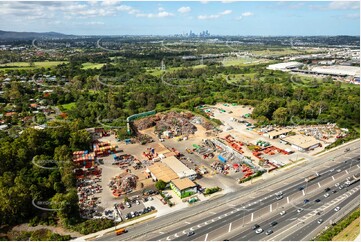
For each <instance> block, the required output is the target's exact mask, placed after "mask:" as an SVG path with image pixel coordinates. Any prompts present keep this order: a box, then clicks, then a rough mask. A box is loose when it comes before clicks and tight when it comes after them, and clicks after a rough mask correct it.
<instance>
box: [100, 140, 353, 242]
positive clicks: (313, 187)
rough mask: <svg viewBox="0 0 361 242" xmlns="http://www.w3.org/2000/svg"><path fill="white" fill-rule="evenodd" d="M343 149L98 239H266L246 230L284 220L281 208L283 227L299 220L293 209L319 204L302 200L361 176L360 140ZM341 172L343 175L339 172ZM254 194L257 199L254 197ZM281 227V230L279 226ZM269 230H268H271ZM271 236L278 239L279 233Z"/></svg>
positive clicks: (335, 195) (322, 202)
mask: <svg viewBox="0 0 361 242" xmlns="http://www.w3.org/2000/svg"><path fill="white" fill-rule="evenodd" d="M345 147H349V148H351V152H348V153H344V149H345ZM345 147H343V148H342V149H341V148H340V149H338V150H335V151H332V152H329V153H328V154H326V155H324V156H322V157H320V158H317V159H315V160H313V161H312V162H308V163H305V164H303V165H302V166H301V167H296V168H294V169H292V170H289V171H287V174H284V173H285V172H283V174H282V172H280V173H278V175H276V176H274V178H273V179H268V180H264V181H263V182H262V184H257V186H256V185H253V186H249V187H241V189H240V190H239V191H237V192H233V193H230V194H226V195H224V196H222V197H219V198H216V199H213V200H210V201H207V202H203V203H201V206H199V205H196V206H193V207H190V208H187V209H186V210H181V211H178V212H175V213H172V214H169V215H165V216H162V217H161V218H158V219H155V220H152V221H149V222H145V223H141V224H138V225H134V226H132V227H129V228H128V231H129V232H128V233H127V234H124V235H121V236H115V234H114V233H110V234H106V235H103V236H100V237H98V238H97V240H153V241H154V240H203V241H204V240H219V239H230V240H264V239H266V238H263V237H264V236H266V235H265V234H264V232H263V233H262V234H260V235H257V234H255V232H254V231H251V232H252V234H250V233H249V231H248V230H247V229H249V230H250V227H251V226H252V224H254V223H259V224H260V225H262V224H263V222H262V221H266V222H267V221H268V220H270V219H274V218H273V217H272V216H280V215H278V214H279V211H281V210H285V211H286V212H287V213H286V215H284V218H283V220H282V221H284V223H285V225H287V224H288V223H291V222H292V221H291V220H290V219H294V220H295V221H296V220H297V221H299V220H298V219H297V217H296V216H294V213H293V212H294V211H296V210H297V209H296V208H295V207H298V206H301V207H302V208H304V209H305V210H304V211H303V212H302V213H303V214H306V211H308V210H309V209H312V208H313V207H312V206H314V205H315V204H314V203H312V202H311V203H309V204H306V205H304V204H301V203H302V202H303V199H304V198H308V199H310V200H311V201H313V200H312V199H313V197H314V196H320V194H321V193H322V192H323V190H324V188H326V187H328V186H330V187H331V186H333V184H334V183H336V182H342V181H344V180H345V179H346V178H347V177H349V176H351V175H353V174H357V173H359V154H360V151H359V142H355V143H353V144H349V145H347V146H345ZM353 157H354V158H353ZM351 158H352V159H351ZM345 161H347V162H346V163H345ZM322 168H323V169H322ZM339 169H340V170H341V171H338V170H339ZM315 171H317V172H318V173H319V174H321V176H320V177H318V178H317V179H315V180H313V181H310V182H308V183H306V182H305V181H304V177H306V176H309V175H311V174H313V173H314V172H315ZM300 186H303V187H304V189H303V190H302V191H300V190H299V187H300ZM353 186H355V184H353ZM350 188H351V187H350ZM278 191H282V192H283V194H284V198H283V199H281V200H279V201H278V200H276V198H275V195H274V194H275V192H278ZM344 192H346V189H344V191H339V192H338V193H335V194H330V197H328V198H327V199H321V202H320V203H319V204H318V205H320V206H321V205H322V206H323V205H324V202H326V201H328V200H329V201H332V199H336V197H337V196H342V193H344ZM357 194H358V192H357ZM252 196H253V197H254V198H257V199H251V198H252ZM345 199H346V198H345ZM346 200H348V198H347V199H346ZM346 200H345V201H346ZM300 201H301V202H300ZM342 202H343V201H342ZM293 210H294V211H293ZM292 211H293V212H292ZM292 216H293V217H292ZM306 225H307V226H308V224H306ZM306 225H305V226H306ZM321 225H322V224H321ZM242 226H244V228H243V227H242ZM247 226H248V227H247ZM277 226H278V228H281V227H282V224H281V222H279V225H277ZM242 229H243V232H242ZM265 229H268V228H267V226H266V227H265ZM189 231H194V232H195V234H194V235H193V236H192V237H187V233H188V232H189ZM247 231H248V232H247ZM273 235H277V233H276V231H275V233H274V234H273ZM240 236H241V237H240ZM244 236H245V237H244ZM262 236H263V237H262ZM270 236H272V235H270ZM295 236H297V235H295ZM242 237H244V238H242ZM268 237H269V236H268ZM276 240H278V239H276Z"/></svg>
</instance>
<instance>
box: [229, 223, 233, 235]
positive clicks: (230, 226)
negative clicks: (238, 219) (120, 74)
mask: <svg viewBox="0 0 361 242" xmlns="http://www.w3.org/2000/svg"><path fill="white" fill-rule="evenodd" d="M231 229H232V223H230V224H229V228H228V233H229V232H231Z"/></svg>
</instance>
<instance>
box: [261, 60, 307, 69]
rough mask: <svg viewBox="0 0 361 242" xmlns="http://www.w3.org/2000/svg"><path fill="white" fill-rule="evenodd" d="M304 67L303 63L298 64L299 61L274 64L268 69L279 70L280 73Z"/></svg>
mask: <svg viewBox="0 0 361 242" xmlns="http://www.w3.org/2000/svg"><path fill="white" fill-rule="evenodd" d="M301 66H303V64H302V63H300V62H297V61H291V62H284V63H278V64H273V65H269V66H268V67H267V69H269V70H275V71H276V70H278V71H284V70H288V69H294V68H299V67H301Z"/></svg>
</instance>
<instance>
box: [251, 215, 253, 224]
mask: <svg viewBox="0 0 361 242" xmlns="http://www.w3.org/2000/svg"><path fill="white" fill-rule="evenodd" d="M251 222H253V213H252V215H251Z"/></svg>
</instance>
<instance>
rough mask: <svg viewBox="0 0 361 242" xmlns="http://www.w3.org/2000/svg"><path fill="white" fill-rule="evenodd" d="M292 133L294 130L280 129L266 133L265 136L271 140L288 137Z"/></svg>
mask: <svg viewBox="0 0 361 242" xmlns="http://www.w3.org/2000/svg"><path fill="white" fill-rule="evenodd" d="M291 131H292V130H290V129H278V130H273V131H271V132H268V133H265V134H264V135H263V136H265V137H268V138H270V139H278V138H280V137H281V138H282V136H286V135H287V134H288V133H289V132H291Z"/></svg>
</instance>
